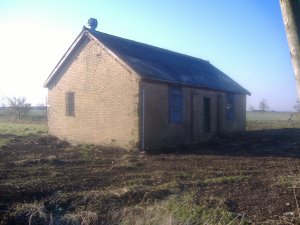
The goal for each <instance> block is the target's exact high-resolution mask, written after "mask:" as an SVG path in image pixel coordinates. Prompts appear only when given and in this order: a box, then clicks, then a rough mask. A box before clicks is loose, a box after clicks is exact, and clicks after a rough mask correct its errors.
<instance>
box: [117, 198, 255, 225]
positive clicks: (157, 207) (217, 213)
mask: <svg viewBox="0 0 300 225" xmlns="http://www.w3.org/2000/svg"><path fill="white" fill-rule="evenodd" d="M120 217H121V218H120V224H122V225H129V224H130V225H131V224H144V225H150V224H170V225H171V224H172V225H180V224H231V225H237V224H242V225H246V224H250V223H247V221H245V220H244V218H243V216H242V215H236V214H234V213H232V212H229V211H227V210H225V209H222V208H220V207H216V208H211V207H207V206H205V205H199V204H197V203H196V202H195V195H194V194H193V193H189V194H184V195H180V196H174V195H173V196H171V197H170V198H168V199H166V200H164V201H161V202H158V201H156V202H154V204H148V205H144V206H143V205H136V206H134V207H130V208H125V209H124V210H123V212H122V214H121V215H120Z"/></svg>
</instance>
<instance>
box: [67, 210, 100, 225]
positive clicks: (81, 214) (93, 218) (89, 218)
mask: <svg viewBox="0 0 300 225" xmlns="http://www.w3.org/2000/svg"><path fill="white" fill-rule="evenodd" d="M97 223H98V216H97V213H95V212H90V211H78V212H74V213H67V214H65V215H64V216H63V217H62V224H65V225H68V224H69V225H77V224H78V225H81V224H86V225H96V224H97Z"/></svg>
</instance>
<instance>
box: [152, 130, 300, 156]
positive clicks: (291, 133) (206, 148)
mask: <svg viewBox="0 0 300 225" xmlns="http://www.w3.org/2000/svg"><path fill="white" fill-rule="evenodd" d="M149 153H150V154H196V155H220V156H245V157H270V156H274V157H292V158H300V129H298V128H284V129H270V130H254V131H245V132H240V133H233V134H230V135H227V136H220V137H216V138H215V139H213V140H212V141H210V142H207V143H202V144H195V145H188V146H179V147H174V148H163V149H160V150H159V151H150V152H149Z"/></svg>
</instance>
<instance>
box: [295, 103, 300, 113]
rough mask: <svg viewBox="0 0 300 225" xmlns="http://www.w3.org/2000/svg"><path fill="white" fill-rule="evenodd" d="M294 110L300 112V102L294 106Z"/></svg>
mask: <svg viewBox="0 0 300 225" xmlns="http://www.w3.org/2000/svg"><path fill="white" fill-rule="evenodd" d="M294 109H295V111H296V112H300V102H299V101H297V102H296V105H295V106H294Z"/></svg>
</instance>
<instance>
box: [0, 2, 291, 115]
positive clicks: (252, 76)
mask: <svg viewBox="0 0 300 225" xmlns="http://www.w3.org/2000/svg"><path fill="white" fill-rule="evenodd" d="M90 17H94V18H97V19H98V23H99V25H98V28H97V30H99V31H103V32H105V33H109V34H113V35H116V36H120V37H124V38H128V39H132V40H136V41H140V42H144V43H147V44H151V45H155V46H159V47H163V48H167V49H170V50H174V51H178V52H181V53H185V54H188V55H192V56H195V57H198V58H202V59H205V60H209V61H210V62H211V63H212V64H213V65H215V66H216V67H218V68H219V69H220V70H222V71H223V72H225V73H226V74H228V75H229V76H230V77H231V78H233V79H234V80H236V81H237V82H239V83H240V84H241V85H242V86H244V87H245V88H246V89H248V90H249V91H250V92H251V93H252V95H251V96H250V97H248V98H247V102H248V103H247V105H248V106H249V105H252V106H254V107H257V106H258V104H259V102H260V100H261V99H263V98H264V99H267V100H268V103H269V105H270V107H271V109H273V110H279V111H287V110H293V106H294V105H295V103H296V100H297V93H296V84H295V79H294V73H293V70H292V64H291V61H290V55H289V50H288V45H287V41H286V36H285V31H284V26H283V21H282V17H281V11H280V6H279V0H263V1H262V0H227V1H224V0H185V1H179V0H177V1H176V0H172V1H171V0H164V1H161V0H151V1H142V0H127V1H124V0H122V1H121V0H111V1H108V0H107V1H101V0H98V1H89V0H85V1H63V0H51V1H47V0H44V1H42V0H39V1H38V0H36V1H34V0H27V1H26V0H24V1H17V0H1V1H0V27H1V37H0V49H1V51H0V61H1V66H0V97H1V96H12V95H17V96H18V95H22V96H25V97H27V99H28V101H29V102H32V103H33V104H36V103H42V102H44V101H45V97H46V95H47V91H46V90H45V89H43V87H42V85H43V83H44V81H45V80H46V78H47V76H48V75H49V74H50V72H51V71H52V69H53V68H54V66H55V65H56V63H57V62H58V61H59V59H60V58H61V57H62V55H63V54H64V53H65V51H66V50H67V49H68V47H69V46H70V44H71V43H72V42H73V40H74V39H75V38H76V36H77V35H78V34H79V33H80V31H81V29H82V26H83V25H86V23H87V20H88V19H89V18H90Z"/></svg>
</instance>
